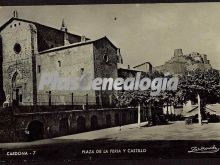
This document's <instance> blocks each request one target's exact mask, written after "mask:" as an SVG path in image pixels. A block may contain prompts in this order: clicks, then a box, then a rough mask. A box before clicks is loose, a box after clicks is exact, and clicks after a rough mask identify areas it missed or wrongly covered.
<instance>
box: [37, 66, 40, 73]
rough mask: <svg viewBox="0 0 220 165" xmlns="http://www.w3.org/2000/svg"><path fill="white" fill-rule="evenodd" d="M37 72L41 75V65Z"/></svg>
mask: <svg viewBox="0 0 220 165" xmlns="http://www.w3.org/2000/svg"><path fill="white" fill-rule="evenodd" d="M37 72H38V73H41V66H40V65H38V66H37Z"/></svg>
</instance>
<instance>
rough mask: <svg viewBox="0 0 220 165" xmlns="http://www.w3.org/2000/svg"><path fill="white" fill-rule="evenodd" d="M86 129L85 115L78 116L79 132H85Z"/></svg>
mask: <svg viewBox="0 0 220 165" xmlns="http://www.w3.org/2000/svg"><path fill="white" fill-rule="evenodd" d="M85 130H86V120H85V118H84V117H83V116H79V117H78V118H77V132H83V131H85Z"/></svg>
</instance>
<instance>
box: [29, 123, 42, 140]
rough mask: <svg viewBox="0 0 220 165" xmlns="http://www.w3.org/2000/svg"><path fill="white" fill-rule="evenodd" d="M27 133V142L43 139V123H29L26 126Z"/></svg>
mask: <svg viewBox="0 0 220 165" xmlns="http://www.w3.org/2000/svg"><path fill="white" fill-rule="evenodd" d="M28 132H29V136H28V140H29V141H33V140H38V139H43V137H44V125H43V123H42V122H40V121H38V120H34V121H32V122H30V123H29V125H28Z"/></svg>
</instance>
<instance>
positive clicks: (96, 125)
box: [91, 115, 99, 130]
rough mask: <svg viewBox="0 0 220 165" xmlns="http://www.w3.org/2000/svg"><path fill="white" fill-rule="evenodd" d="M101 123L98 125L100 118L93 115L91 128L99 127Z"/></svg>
mask: <svg viewBox="0 0 220 165" xmlns="http://www.w3.org/2000/svg"><path fill="white" fill-rule="evenodd" d="M98 127H99V125H98V118H97V116H95V115H93V116H92V117H91V129H92V130H95V129H98Z"/></svg>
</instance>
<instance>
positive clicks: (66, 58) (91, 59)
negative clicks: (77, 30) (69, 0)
mask: <svg viewBox="0 0 220 165" xmlns="http://www.w3.org/2000/svg"><path fill="white" fill-rule="evenodd" d="M0 51H1V54H0V55H1V65H2V67H1V69H2V73H1V76H2V78H1V77H0V78H1V80H2V84H3V85H2V87H0V90H1V95H2V97H6V98H10V100H11V101H13V102H14V103H17V104H20V105H37V104H40V105H41V104H47V103H48V101H51V102H52V103H54V104H68V103H70V102H71V101H72V100H74V102H75V103H80V104H83V103H84V102H85V101H86V99H87V101H88V102H89V103H91V104H98V103H99V104H109V103H110V102H111V101H110V100H109V98H111V97H110V96H111V95H112V93H113V91H102V92H98V91H92V90H89V91H69V90H51V89H50V84H49V85H48V86H47V87H45V88H43V90H42V89H41V90H40V89H39V83H40V81H41V78H42V76H43V75H45V74H47V75H48V74H49V75H54V74H56V75H58V76H59V77H61V78H69V77H79V76H82V75H83V74H88V75H90V76H91V78H92V79H93V78H96V77H107V78H108V77H112V78H116V77H117V76H118V75H117V64H118V63H120V61H122V58H121V55H120V51H119V48H117V47H116V46H115V45H114V44H112V42H111V41H110V40H109V39H108V38H107V37H103V38H100V39H97V40H90V39H89V38H87V37H85V36H79V35H75V34H71V33H69V32H68V30H67V27H66V25H65V23H64V21H63V22H62V26H61V29H60V30H59V29H55V28H52V27H49V26H45V25H42V24H39V23H37V22H32V21H28V20H24V19H20V18H18V14H17V12H14V16H13V17H12V18H11V19H10V20H8V21H7V22H6V23H5V24H4V25H2V26H1V27H0ZM59 83H62V82H59ZM61 85H62V84H61ZM48 95H51V96H52V97H49V98H48ZM85 96H87V97H85ZM48 99H52V100H48Z"/></svg>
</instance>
